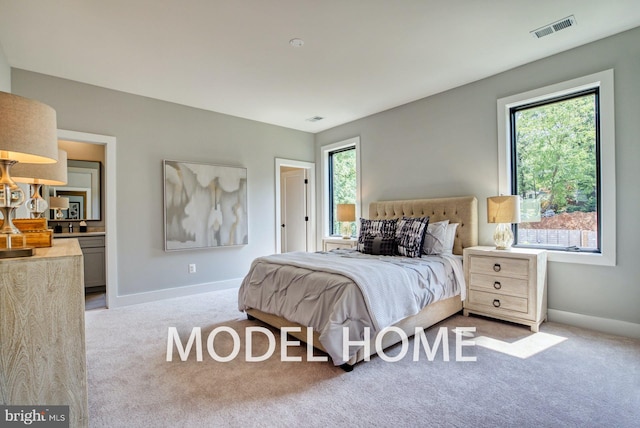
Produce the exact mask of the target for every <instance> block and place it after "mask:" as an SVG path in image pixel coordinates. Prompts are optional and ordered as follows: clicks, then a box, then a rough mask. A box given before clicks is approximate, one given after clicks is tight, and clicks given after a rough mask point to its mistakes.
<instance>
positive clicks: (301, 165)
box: [275, 158, 316, 254]
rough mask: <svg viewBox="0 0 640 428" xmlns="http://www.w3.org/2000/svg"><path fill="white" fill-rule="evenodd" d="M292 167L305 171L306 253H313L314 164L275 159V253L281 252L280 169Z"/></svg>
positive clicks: (314, 242) (314, 238)
mask: <svg viewBox="0 0 640 428" xmlns="http://www.w3.org/2000/svg"><path fill="white" fill-rule="evenodd" d="M283 166H284V167H293V168H301V169H306V170H307V177H308V178H307V179H308V180H309V183H308V187H307V196H308V198H309V227H308V228H307V251H315V249H316V234H315V230H316V216H315V213H316V164H315V163H313V162H305V161H298V160H293V159H283V158H275V187H276V189H275V190H276V197H275V212H276V216H275V217H276V223H275V241H276V245H275V252H276V253H277V254H279V253H281V252H282V241H281V231H280V229H281V224H282V213H281V206H282V200H281V198H282V195H281V192H280V185H281V183H280V174H281V172H280V169H281V167H283Z"/></svg>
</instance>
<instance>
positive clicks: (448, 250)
mask: <svg viewBox="0 0 640 428" xmlns="http://www.w3.org/2000/svg"><path fill="white" fill-rule="evenodd" d="M459 225H460V223H449V224H448V225H447V237H446V238H445V240H444V251H443V253H444V254H452V253H453V244H454V242H455V240H456V230H457V229H458V226H459Z"/></svg>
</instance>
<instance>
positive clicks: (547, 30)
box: [529, 15, 578, 39]
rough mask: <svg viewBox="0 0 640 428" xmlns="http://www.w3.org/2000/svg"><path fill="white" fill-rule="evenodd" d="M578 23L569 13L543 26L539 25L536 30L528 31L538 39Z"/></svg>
mask: <svg viewBox="0 0 640 428" xmlns="http://www.w3.org/2000/svg"><path fill="white" fill-rule="evenodd" d="M576 25H578V21H576V17H575V16H573V15H571V16H567V17H566V18H562V19H561V20H559V21H556V22H552V23H551V24H547V25H545V26H544V27H540V28H538V29H536V30H533V31H529V33H530V34H531V35H532V36H533V37H534V38H536V39H539V38H541V37H544V36H548V35H550V34H553V33H557V32H558V31H560V30H564V29H566V28H569V27H574V26H576Z"/></svg>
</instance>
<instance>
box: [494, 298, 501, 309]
mask: <svg viewBox="0 0 640 428" xmlns="http://www.w3.org/2000/svg"><path fill="white" fill-rule="evenodd" d="M493 306H495V307H496V308H499V307H500V300H498V299H493Z"/></svg>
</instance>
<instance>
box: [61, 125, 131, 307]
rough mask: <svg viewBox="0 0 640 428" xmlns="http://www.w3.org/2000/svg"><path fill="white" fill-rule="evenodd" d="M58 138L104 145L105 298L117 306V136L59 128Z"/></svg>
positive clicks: (108, 304)
mask: <svg viewBox="0 0 640 428" xmlns="http://www.w3.org/2000/svg"><path fill="white" fill-rule="evenodd" d="M58 139H60V140H68V141H78V142H82V143H89V144H99V145H103V146H104V163H105V183H104V193H105V194H104V204H105V208H104V213H105V222H104V225H105V247H106V248H105V253H106V254H105V267H106V271H107V272H106V274H107V287H106V289H107V290H106V293H105V300H106V306H107V308H110V307H115V306H116V301H117V299H118V253H117V236H118V235H117V230H116V213H117V209H116V137H111V136H108V135H99V134H89V133H87V132H77V131H69V130H65V129H58Z"/></svg>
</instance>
